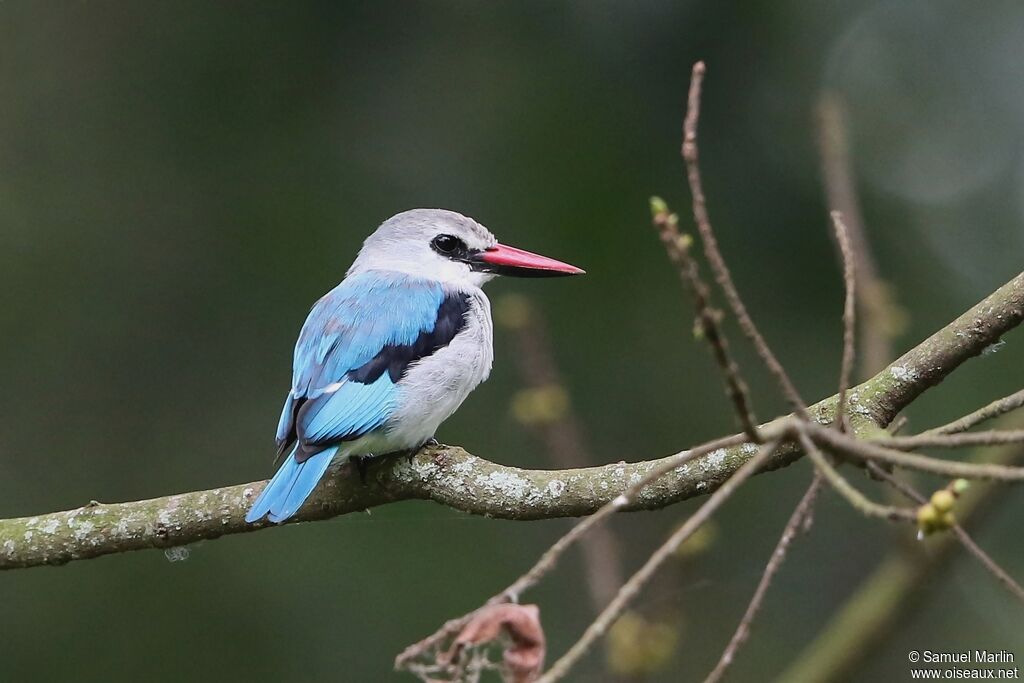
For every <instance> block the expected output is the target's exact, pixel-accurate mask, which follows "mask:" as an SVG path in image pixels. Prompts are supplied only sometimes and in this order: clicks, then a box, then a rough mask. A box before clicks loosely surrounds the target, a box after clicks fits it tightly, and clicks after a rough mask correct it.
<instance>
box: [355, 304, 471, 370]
mask: <svg viewBox="0 0 1024 683" xmlns="http://www.w3.org/2000/svg"><path fill="white" fill-rule="evenodd" d="M468 311H469V295H468V294H463V293H461V292H460V293H458V294H449V295H448V296H446V297H445V298H444V300H443V301H442V302H441V305H440V306H439V307H438V309H437V319H436V320H435V321H434V327H433V329H431V330H430V331H429V332H428V331H423V332H420V334H419V336H418V337H416V340H415V341H414V342H413V343H411V344H400V345H392V344H388V345H387V346H385V347H384V348H383V349H381V350H380V352H379V353H378V354H377V355H376V356H374V357H373V358H372V359H371V360H370V361H368V362H367V363H365V364H364V365H362V366H360V367H358V368H356V369H355V370H350V371H349V372H348V373H347V375H346V377H348V378H349V379H350V380H352V381H354V382H359V383H360V384H371V383H373V382H376V381H377V380H378V379H379V378H380V376H381V375H383V374H384V372H385V371H386V372H387V373H388V375H390V376H391V381H392V382H397V381H398V380H400V379H401V378H402V376H403V375H405V371H406V370H407V369H408V368H409V365H410V364H411V363H413V362H415V361H418V360H420V359H421V358H426V357H427V356H429V355H431V354H433V353H434V352H436V351H437V350H439V349H443V348H444V347H446V346H448V344H450V343H451V341H452V339H454V338H455V335H457V334H458V333H459V332H461V331H462V330H463V328H464V327H466V313H467V312H468Z"/></svg>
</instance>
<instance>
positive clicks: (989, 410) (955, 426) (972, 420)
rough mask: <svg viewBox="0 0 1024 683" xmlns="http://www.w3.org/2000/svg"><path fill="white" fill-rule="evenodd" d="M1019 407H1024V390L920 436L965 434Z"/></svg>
mask: <svg viewBox="0 0 1024 683" xmlns="http://www.w3.org/2000/svg"><path fill="white" fill-rule="evenodd" d="M1021 406H1024V389H1021V390H1020V391H1017V392H1015V393H1012V394H1010V395H1009V396H1004V397H1003V398H1001V399H999V400H996V401H993V402H992V403H989V404H988V405H987V406H985V407H984V408H979V409H978V410H975V411H974V412H973V413H971V414H969V415H965V416H964V417H961V418H960V419H959V420H953V421H952V422H950V423H949V424H944V425H942V426H941V427H934V428H932V429H929V430H927V431H925V432H922V434H928V435H932V434H958V433H960V432H966V431H967V430H968V429H971V428H972V427H975V426H977V425H978V424H981V423H982V422H985V421H986V420H991V419H993V418H996V417H999V416H1000V415H1003V414H1004V413H1008V412H1010V411H1011V410H1016V409H1018V408H1020V407H1021Z"/></svg>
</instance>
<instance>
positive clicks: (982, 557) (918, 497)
mask: <svg viewBox="0 0 1024 683" xmlns="http://www.w3.org/2000/svg"><path fill="white" fill-rule="evenodd" d="M868 469H870V470H871V472H872V473H873V474H875V476H877V477H878V478H879V479H884V480H885V481H886V482H888V483H889V485H891V486H892V487H893V488H894V489H896V490H897V491H899V492H900V493H902V494H903V495H904V496H905V497H906V498H908V499H909V500H911V501H913V502H915V503H917V504H918V505H924V504H926V503H927V502H928V499H927V498H925V497H924V496H923V495H922V494H921V493H920V492H919V491H918V490H917V489H915V488H914V487H913V486H911V485H910V484H908V483H906V482H904V481H902V480H900V479H899V478H897V477H896V476H894V475H892V474H890V473H889V472H886V471H885V468H883V467H879V466H878V465H876V464H875V463H873V462H869V463H868ZM952 531H953V533H954V534H955V535H956V537H957V540H959V541H960V543H961V544H962V545H963V546H964V548H965V549H966V550H967V552H969V553H970V554H971V555H973V556H974V557H975V558H977V560H978V562H980V563H981V566H983V567H984V568H985V569H986V570H988V572H989V573H990V574H992V576H994V577H995V578H996V580H997V581H999V583H1001V584H1003V586H1005V587H1006V589H1007V590H1008V591H1010V594H1011V595H1013V596H1014V597H1015V598H1017V599H1018V600H1020V601H1022V602H1024V587H1022V586H1021V585H1020V584H1019V583H1017V581H1016V580H1015V579H1014V578H1013V577H1012V576H1010V574H1009V573H1008V572H1007V571H1006V570H1005V569H1003V568H1002V566H1000V564H999V563H998V562H996V561H995V560H994V559H993V558H992V556H991V555H989V554H988V553H987V552H985V551H984V550H983V549H982V547H981V546H979V545H978V543H977V542H976V541H975V540H974V538H973V537H971V535H970V534H969V533H967V530H966V529H964V528H963V526H962V525H961V524H960V523H959V522H955V521H954V522H953V526H952Z"/></svg>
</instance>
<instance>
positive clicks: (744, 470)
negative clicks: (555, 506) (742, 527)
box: [538, 439, 780, 683]
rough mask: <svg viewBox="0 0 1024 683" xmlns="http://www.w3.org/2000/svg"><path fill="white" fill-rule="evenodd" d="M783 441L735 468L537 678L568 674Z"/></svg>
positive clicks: (550, 681) (547, 680) (544, 682)
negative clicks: (652, 577)
mask: <svg viewBox="0 0 1024 683" xmlns="http://www.w3.org/2000/svg"><path fill="white" fill-rule="evenodd" d="M779 443H780V441H779V440H778V439H773V440H771V441H769V442H767V443H765V444H764V445H762V446H761V447H760V449H758V452H757V455H755V456H754V457H752V458H751V459H750V460H748V461H747V462H746V463H745V464H744V465H743V466H742V467H741V468H740V469H738V470H737V471H736V473H735V474H734V475H732V476H731V477H730V478H729V479H728V480H727V481H726V482H725V483H724V484H722V486H720V487H719V488H718V490H716V491H715V492H714V493H712V494H711V496H710V497H709V498H708V499H707V500H706V501H705V502H704V504H703V505H701V506H700V507H699V508H698V509H697V511H696V512H694V513H693V515H691V516H690V517H689V519H687V520H686V522H685V523H683V525H682V526H681V527H679V529H677V530H676V531H675V532H674V533H673V534H672V535H671V536H670V537H669V539H668V540H667V541H666V542H665V543H664V544H663V545H662V546H661V547H659V548H658V549H657V550H655V551H654V553H653V554H652V555H651V556H650V558H648V560H647V562H645V563H644V565H643V567H641V568H640V569H639V570H638V571H637V572H636V574H634V575H633V576H631V577H630V579H629V580H628V581H627V582H626V583H625V584H624V585H623V586H622V588H621V589H620V590H619V593H618V595H616V596H615V598H614V599H613V600H612V601H611V603H609V604H608V606H607V607H606V608H605V609H604V611H603V612H601V614H600V616H598V617H597V619H596V620H594V622H593V623H592V624H591V625H590V626H588V627H587V630H586V631H584V632H583V635H582V636H581V637H580V639H579V640H578V641H576V643H575V644H574V645H573V646H572V647H571V648H569V650H568V651H567V652H566V653H565V654H564V655H562V657H561V658H560V659H559V660H558V661H557V662H555V663H554V664H553V665H552V666H551V668H550V669H548V671H547V672H545V673H544V675H543V676H541V678H540V679H538V683H554V682H555V681H558V680H560V679H562V678H564V677H565V675H566V674H567V673H568V672H569V670H570V669H571V668H572V667H573V665H575V664H576V662H577V661H578V660H579V659H580V658H581V657H582V656H583V655H584V654H586V652H587V650H589V649H590V646H591V645H593V643H594V641H595V640H597V639H598V638H600V637H601V636H602V635H604V633H605V631H607V630H608V627H609V626H611V625H612V623H613V622H614V621H615V619H616V618H617V617H618V616H619V615H620V614H621V613H622V610H623V609H625V607H626V606H627V605H628V604H629V602H630V601H631V600H632V599H633V598H634V597H636V595H637V593H639V592H640V589H641V588H643V586H644V584H646V583H647V581H648V580H649V579H650V578H651V576H653V575H654V572H656V571H657V570H658V568H659V567H660V566H661V565H662V564H663V563H664V562H665V560H666V559H667V558H668V557H670V556H671V555H672V554H673V553H674V552H675V551H676V549H677V548H678V547H679V545H680V544H681V543H682V542H683V541H685V540H686V539H687V538H689V537H690V536H691V535H692V534H693V532H694V531H696V530H697V529H699V528H700V526H701V525H702V524H703V523H704V522H706V521H707V520H708V519H710V517H711V515H713V514H714V513H715V511H716V510H718V508H719V507H721V505H722V504H723V503H724V502H725V501H726V500H728V499H729V498H730V497H731V496H732V494H733V493H735V492H736V490H737V489H738V488H739V486H740V485H741V484H742V483H743V482H744V481H746V480H747V479H749V478H750V477H751V476H752V475H753V474H754V473H755V472H756V471H757V470H758V469H759V468H760V467H761V466H763V465H764V464H765V462H767V461H768V459H769V458H770V457H771V455H772V454H773V453H774V452H775V449H776V448H778V446H779Z"/></svg>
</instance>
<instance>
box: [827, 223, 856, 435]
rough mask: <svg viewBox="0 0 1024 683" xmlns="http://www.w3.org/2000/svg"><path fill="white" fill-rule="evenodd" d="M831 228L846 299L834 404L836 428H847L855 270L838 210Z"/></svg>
mask: <svg viewBox="0 0 1024 683" xmlns="http://www.w3.org/2000/svg"><path fill="white" fill-rule="evenodd" d="M832 225H833V227H834V228H835V233H836V242H837V243H838V244H839V252H840V253H841V254H842V256H843V283H844V285H845V288H846V298H845V301H844V303H843V361H842V367H841V369H840V371H839V402H838V404H837V405H836V419H835V421H834V422H833V424H834V425H835V426H836V429H838V430H840V431H843V430H845V429H846V392H847V390H848V389H849V388H850V375H851V374H852V373H853V355H854V333H855V330H856V322H857V309H856V301H857V272H856V270H855V268H854V254H853V248H852V247H851V246H850V236H849V234H848V233H847V230H846V224H845V223H843V217H842V215H841V214H840V213H839V212H838V211H833V212H832Z"/></svg>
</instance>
